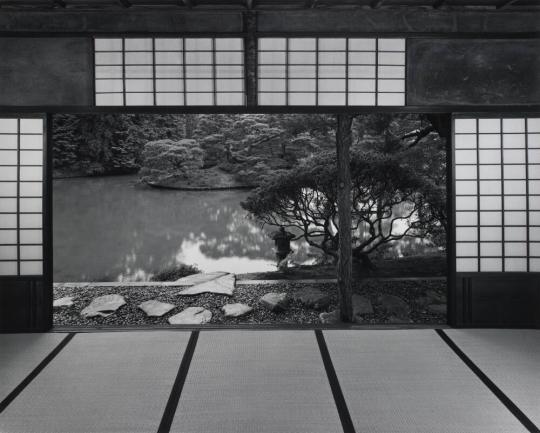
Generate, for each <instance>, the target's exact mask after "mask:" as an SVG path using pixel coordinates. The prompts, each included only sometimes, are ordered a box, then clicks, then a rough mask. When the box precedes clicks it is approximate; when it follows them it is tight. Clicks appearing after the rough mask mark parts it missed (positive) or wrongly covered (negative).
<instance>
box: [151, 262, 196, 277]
mask: <svg viewBox="0 0 540 433" xmlns="http://www.w3.org/2000/svg"><path fill="white" fill-rule="evenodd" d="M200 273H201V271H200V270H199V268H197V266H193V265H186V264H185V263H181V264H179V265H174V266H170V267H168V268H165V269H161V270H160V271H158V272H157V273H156V274H155V275H154V276H153V277H152V278H151V279H150V281H176V280H178V279H180V278H183V277H187V276H188V275H193V274H200Z"/></svg>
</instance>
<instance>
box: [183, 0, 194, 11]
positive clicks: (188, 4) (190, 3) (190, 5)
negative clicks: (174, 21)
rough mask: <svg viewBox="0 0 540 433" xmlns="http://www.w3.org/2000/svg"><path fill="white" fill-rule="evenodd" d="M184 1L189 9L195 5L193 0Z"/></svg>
mask: <svg viewBox="0 0 540 433" xmlns="http://www.w3.org/2000/svg"><path fill="white" fill-rule="evenodd" d="M182 3H183V4H184V6H185V7H187V8H188V9H191V8H192V7H193V6H194V5H193V0H182Z"/></svg>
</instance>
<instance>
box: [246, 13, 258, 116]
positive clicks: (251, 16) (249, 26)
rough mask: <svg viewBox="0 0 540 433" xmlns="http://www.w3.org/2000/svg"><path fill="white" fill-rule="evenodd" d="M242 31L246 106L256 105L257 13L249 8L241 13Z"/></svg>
mask: <svg viewBox="0 0 540 433" xmlns="http://www.w3.org/2000/svg"><path fill="white" fill-rule="evenodd" d="M243 20H244V32H245V33H246V37H245V39H244V56H245V57H244V64H245V86H246V95H247V97H246V98H247V106H248V107H256V106H257V36H256V34H257V13H256V12H255V11H253V10H249V11H247V12H245V13H244V15H243Z"/></svg>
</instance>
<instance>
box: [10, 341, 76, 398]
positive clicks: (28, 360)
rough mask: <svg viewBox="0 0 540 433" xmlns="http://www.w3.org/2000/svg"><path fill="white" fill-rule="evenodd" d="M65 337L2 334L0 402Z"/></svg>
mask: <svg viewBox="0 0 540 433" xmlns="http://www.w3.org/2000/svg"><path fill="white" fill-rule="evenodd" d="M65 337H66V334H0V401H2V400H3V399H5V398H6V397H7V396H8V394H9V393H10V392H12V391H13V390H14V389H15V387H16V386H17V385H19V383H21V381H22V380H23V379H24V378H25V377H26V376H28V374H30V373H31V372H32V370H34V368H36V367H37V366H38V364H39V363H40V362H41V361H42V360H43V358H45V357H46V356H47V355H48V354H49V353H51V352H52V350H53V349H54V348H55V347H56V346H57V345H58V344H59V343H60V342H61V341H62V340H63V339H64V338H65Z"/></svg>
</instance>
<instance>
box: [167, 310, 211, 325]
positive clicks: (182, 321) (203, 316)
mask: <svg viewBox="0 0 540 433" xmlns="http://www.w3.org/2000/svg"><path fill="white" fill-rule="evenodd" d="M211 319H212V312H210V311H208V310H206V309H204V308H203V307H188V308H186V309H185V310H183V311H181V312H180V313H178V314H175V315H174V316H171V317H169V323H170V324H171V325H203V324H205V323H208V322H210V320H211Z"/></svg>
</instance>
